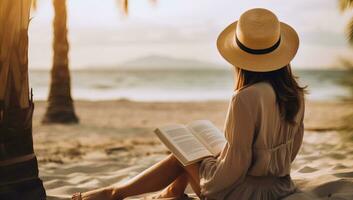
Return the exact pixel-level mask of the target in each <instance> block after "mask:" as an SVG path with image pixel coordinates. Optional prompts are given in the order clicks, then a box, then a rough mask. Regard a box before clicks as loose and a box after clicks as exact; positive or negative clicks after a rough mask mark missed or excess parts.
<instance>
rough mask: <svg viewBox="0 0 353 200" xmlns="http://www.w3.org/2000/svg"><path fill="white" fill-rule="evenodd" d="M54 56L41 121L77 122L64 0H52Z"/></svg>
mask: <svg viewBox="0 0 353 200" xmlns="http://www.w3.org/2000/svg"><path fill="white" fill-rule="evenodd" d="M53 5H54V10H55V16H54V24H53V25H54V42H53V49H54V58H53V68H52V70H51V84H50V91H49V98H48V108H47V112H46V114H45V116H44V119H43V123H78V118H77V116H76V114H75V109H74V105H73V100H72V98H71V91H70V71H69V65H68V64H69V59H68V52H69V43H68V39H67V26H66V21H67V12H66V0H53Z"/></svg>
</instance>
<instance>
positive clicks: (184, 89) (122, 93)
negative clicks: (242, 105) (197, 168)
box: [30, 69, 353, 101]
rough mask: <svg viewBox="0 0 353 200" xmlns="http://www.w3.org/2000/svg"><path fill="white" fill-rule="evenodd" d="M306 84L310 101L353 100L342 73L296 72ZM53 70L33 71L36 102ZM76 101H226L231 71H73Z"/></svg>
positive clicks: (44, 92) (45, 92) (44, 93)
mask: <svg viewBox="0 0 353 200" xmlns="http://www.w3.org/2000/svg"><path fill="white" fill-rule="evenodd" d="M294 73H295V74H296V75H297V76H299V77H300V78H299V82H300V83H301V85H307V86H308V90H309V94H308V96H307V98H308V99H310V100H337V99H343V98H347V97H350V95H351V93H350V92H351V90H350V89H351V88H349V87H352V86H351V85H347V84H345V83H344V82H345V81H344V80H345V79H349V78H353V77H351V76H350V75H351V74H350V75H347V72H346V71H343V70H296V71H295V72H294ZM49 84H50V71H44V70H31V71H30V87H32V88H33V91H34V99H35V100H45V99H47V96H48V92H49V88H48V87H49ZM71 88H72V96H73V98H74V99H76V100H93V101H95V100H115V99H128V100H135V101H207V100H227V99H229V98H230V97H231V95H232V93H233V75H232V73H231V71H230V70H216V69H215V70H213V69H206V70H205V69H202V70H184V69H182V70H76V71H72V72H71Z"/></svg>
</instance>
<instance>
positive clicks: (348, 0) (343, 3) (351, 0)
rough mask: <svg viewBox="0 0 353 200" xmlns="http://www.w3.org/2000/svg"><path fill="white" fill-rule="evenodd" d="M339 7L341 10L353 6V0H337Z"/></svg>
mask: <svg viewBox="0 0 353 200" xmlns="http://www.w3.org/2000/svg"><path fill="white" fill-rule="evenodd" d="M339 8H340V10H341V11H342V12H343V11H345V10H347V9H351V8H353V0H339Z"/></svg>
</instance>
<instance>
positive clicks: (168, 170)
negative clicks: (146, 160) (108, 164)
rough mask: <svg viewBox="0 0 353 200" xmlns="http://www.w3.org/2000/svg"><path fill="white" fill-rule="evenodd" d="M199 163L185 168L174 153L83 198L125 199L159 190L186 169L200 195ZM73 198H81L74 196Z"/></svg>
mask: <svg viewBox="0 0 353 200" xmlns="http://www.w3.org/2000/svg"><path fill="white" fill-rule="evenodd" d="M197 165H198V164H197ZM197 165H196V164H195V165H190V166H188V167H186V168H185V169H184V168H183V167H182V165H181V164H180V163H179V161H178V160H177V159H176V158H175V157H174V156H173V155H170V156H168V157H167V158H166V159H164V160H162V161H160V162H159V163H157V164H155V165H153V166H152V167H150V168H148V169H147V170H145V171H143V172H142V173H141V174H139V175H138V176H136V177H135V178H133V179H132V180H131V181H129V182H128V183H126V184H124V185H122V186H119V187H116V188H113V187H110V188H104V189H99V190H94V191H89V192H86V193H83V194H82V199H83V200H98V199H107V200H108V199H124V198H126V197H129V196H134V195H138V194H143V193H148V192H154V191H158V190H161V189H163V188H165V187H166V186H168V185H169V184H170V183H172V182H173V181H174V180H175V179H177V178H178V177H179V176H180V175H181V174H183V172H185V171H186V172H187V174H188V178H189V180H190V179H191V181H190V183H191V184H192V187H193V189H196V190H195V192H196V193H197V194H198V195H199V191H200V190H199V187H200V186H199V185H198V180H197V179H198V169H197V167H198V166H197ZM73 199H79V198H77V197H73Z"/></svg>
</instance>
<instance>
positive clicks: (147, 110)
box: [33, 100, 353, 200]
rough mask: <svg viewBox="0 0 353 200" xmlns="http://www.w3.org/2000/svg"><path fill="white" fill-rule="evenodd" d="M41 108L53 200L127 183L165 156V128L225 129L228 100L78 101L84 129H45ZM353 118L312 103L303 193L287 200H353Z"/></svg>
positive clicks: (335, 106) (37, 135)
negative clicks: (199, 123) (352, 129)
mask: <svg viewBox="0 0 353 200" xmlns="http://www.w3.org/2000/svg"><path fill="white" fill-rule="evenodd" d="M35 105H36V108H35V113H34V121H33V129H34V130H33V137H34V143H35V144H34V147H35V152H36V154H37V157H38V161H39V170H40V177H41V179H42V180H43V181H44V185H45V188H46V191H47V194H48V199H49V200H50V199H68V198H70V197H71V195H72V194H73V193H74V192H79V191H87V190H90V189H93V188H98V187H103V186H108V185H111V184H119V183H122V182H125V181H127V180H128V179H130V178H132V177H133V176H135V175H136V174H138V173H139V172H141V171H143V170H144V169H146V168H147V167H149V166H151V165H153V164H154V163H156V162H157V161H159V160H161V159H163V158H164V157H165V156H166V155H167V154H168V150H167V149H166V148H165V147H164V146H163V145H162V144H161V143H160V142H159V140H158V139H157V137H156V136H155V135H154V133H153V130H154V129H155V128H156V127H158V126H163V125H166V124H170V123H188V122H190V121H192V120H197V119H209V120H211V121H213V122H214V123H215V124H216V125H217V126H218V127H219V128H220V129H222V127H223V123H224V119H225V115H226V110H227V106H228V102H221V101H209V102H132V101H127V100H117V101H98V102H89V101H76V102H75V107H76V112H77V114H78V116H79V118H80V124H78V125H67V126H64V125H42V124H41V123H40V121H41V119H42V117H43V114H44V111H45V106H46V103H45V102H36V104H35ZM352 114H353V102H307V106H306V116H305V129H306V131H305V137H304V143H303V146H302V148H301V151H300V153H299V155H298V156H297V158H296V160H295V162H294V164H293V167H292V178H293V179H294V180H295V182H296V184H297V185H298V188H299V190H300V191H298V192H297V193H295V194H293V195H291V196H289V197H287V198H286V199H288V200H297V199H304V200H306V199H353V138H352V133H347V132H346V131H344V129H345V128H347V124H348V125H351V126H353V124H349V123H348V121H347V117H348V116H349V115H351V116H353V115H352ZM343 119H345V120H343ZM151 181H153V180H151ZM188 192H190V193H191V192H192V191H190V189H189V190H188ZM140 197H141V196H139V197H136V198H131V199H140Z"/></svg>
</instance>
